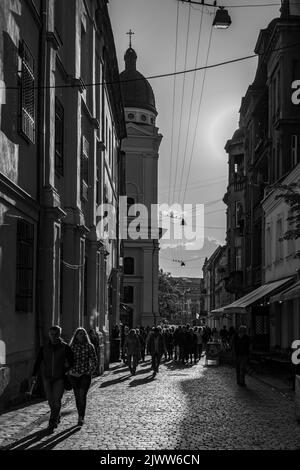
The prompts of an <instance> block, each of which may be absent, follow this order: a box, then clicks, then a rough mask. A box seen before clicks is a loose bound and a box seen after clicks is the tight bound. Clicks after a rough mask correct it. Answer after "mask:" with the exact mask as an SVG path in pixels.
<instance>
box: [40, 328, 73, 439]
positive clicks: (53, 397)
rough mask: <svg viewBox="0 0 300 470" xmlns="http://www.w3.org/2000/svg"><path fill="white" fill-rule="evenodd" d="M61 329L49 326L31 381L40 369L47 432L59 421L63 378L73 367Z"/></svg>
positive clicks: (51, 430)
mask: <svg viewBox="0 0 300 470" xmlns="http://www.w3.org/2000/svg"><path fill="white" fill-rule="evenodd" d="M60 335H61V328H60V327H59V326H56V325H55V326H51V328H50V330H49V341H48V342H47V343H46V344H45V345H44V346H42V347H41V349H40V351H39V354H38V357H37V359H36V361H35V364H34V368H33V373H32V375H33V381H36V376H37V374H38V372H39V370H40V369H41V373H42V378H43V383H44V390H45V394H46V398H47V400H48V403H49V407H50V410H51V414H50V419H49V425H48V430H49V432H53V430H54V429H55V428H56V427H57V425H58V423H59V421H60V417H59V414H60V408H61V400H62V396H63V393H64V377H65V374H66V372H68V370H69V369H70V368H71V367H73V364H74V355H73V352H72V350H71V348H70V346H68V344H67V343H65V342H64V341H63V340H62V339H61V337H60Z"/></svg>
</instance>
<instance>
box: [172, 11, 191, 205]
mask: <svg viewBox="0 0 300 470" xmlns="http://www.w3.org/2000/svg"><path fill="white" fill-rule="evenodd" d="M190 26H191V8H189V15H188V26H187V35H186V44H185V58H184V68H186V66H187V58H188V47H189V32H190ZM185 84H186V75H184V77H183V81H182V91H181V105H180V118H179V129H178V139H177V153H176V159H175V176H174V188H175V186H176V182H177V173H178V161H179V150H180V140H181V127H182V115H183V102H184V95H185ZM174 197H175V194H174V192H173V196H172V199H173V200H174Z"/></svg>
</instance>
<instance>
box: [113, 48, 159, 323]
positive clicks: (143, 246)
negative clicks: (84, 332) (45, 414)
mask: <svg viewBox="0 0 300 470" xmlns="http://www.w3.org/2000/svg"><path fill="white" fill-rule="evenodd" d="M124 60H125V70H124V71H123V72H122V73H121V74H120V80H121V86H122V93H123V99H124V106H125V120H126V129H127V138H126V139H124V140H123V142H122V150H123V152H125V155H126V156H125V159H126V194H127V207H128V221H129V224H130V223H131V222H132V221H133V219H134V218H135V216H136V211H135V210H133V206H134V204H142V205H144V206H145V207H146V209H147V211H148V215H146V216H145V217H141V222H140V227H139V229H140V236H139V238H138V239H135V240H134V239H130V238H129V237H128V239H127V240H125V241H124V253H123V255H124V263H123V264H124V265H123V272H124V277H123V298H122V303H123V304H125V306H126V308H125V309H123V314H122V321H123V323H125V324H127V325H129V326H131V327H132V326H137V325H145V326H147V325H153V323H155V322H156V321H157V320H158V271H159V267H158V250H159V244H158V239H157V238H156V239H153V238H151V220H150V216H151V205H152V204H157V198H158V195H157V186H158V158H159V154H158V152H159V146H160V143H161V139H162V136H161V134H159V131H158V128H157V127H156V118H157V110H156V106H155V98H154V93H153V90H152V88H151V85H150V83H149V82H148V81H147V80H146V79H145V78H144V77H143V75H142V74H141V73H139V72H138V71H137V69H136V62H137V55H136V52H135V51H134V50H133V49H132V47H129V49H128V50H127V51H126V54H125V56H124ZM141 210H142V209H141Z"/></svg>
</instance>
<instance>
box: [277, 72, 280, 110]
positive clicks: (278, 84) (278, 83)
mask: <svg viewBox="0 0 300 470" xmlns="http://www.w3.org/2000/svg"><path fill="white" fill-rule="evenodd" d="M276 85H277V90H276V112H277V113H279V112H280V103H281V90H280V70H278V74H277V83H276Z"/></svg>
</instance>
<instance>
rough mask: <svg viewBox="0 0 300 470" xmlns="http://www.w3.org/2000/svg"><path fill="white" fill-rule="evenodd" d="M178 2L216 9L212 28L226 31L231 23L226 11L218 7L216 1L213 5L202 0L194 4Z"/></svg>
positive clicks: (187, 0)
mask: <svg viewBox="0 0 300 470" xmlns="http://www.w3.org/2000/svg"><path fill="white" fill-rule="evenodd" d="M178 1H181V2H184V3H192V4H194V5H203V6H207V7H212V8H218V9H217V11H216V16H215V19H214V21H213V26H214V27H215V28H217V29H227V28H229V26H230V25H231V23H232V21H231V18H230V16H229V13H228V11H227V10H226V9H225V8H224V7H222V6H220V7H218V6H217V2H216V1H215V2H214V3H206V2H205V1H204V0H201V1H200V2H194V1H192V0H178Z"/></svg>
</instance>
